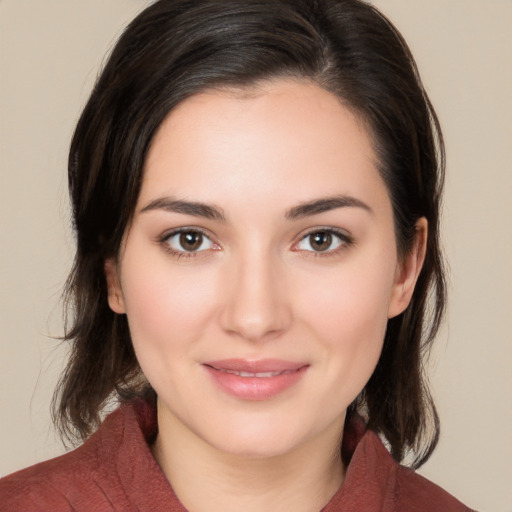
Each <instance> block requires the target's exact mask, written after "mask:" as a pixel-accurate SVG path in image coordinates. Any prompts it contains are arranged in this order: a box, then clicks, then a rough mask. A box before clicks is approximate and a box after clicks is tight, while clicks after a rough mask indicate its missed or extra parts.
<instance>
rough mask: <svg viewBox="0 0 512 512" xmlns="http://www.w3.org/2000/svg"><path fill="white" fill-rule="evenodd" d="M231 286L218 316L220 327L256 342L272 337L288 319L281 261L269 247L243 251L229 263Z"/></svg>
mask: <svg viewBox="0 0 512 512" xmlns="http://www.w3.org/2000/svg"><path fill="white" fill-rule="evenodd" d="M229 270H230V276H229V280H230V281H231V286H229V287H228V288H229V294H228V296H227V298H226V302H225V306H224V310H223V313H222V321H223V327H224V329H226V330H227V331H230V332H232V333H236V334H238V335H239V336H241V337H243V338H245V339H248V340H251V341H258V340H263V339H266V338H268V337H272V336H276V335H278V334H279V333H280V332H282V331H283V330H285V329H286V328H287V327H288V325H289V322H290V320H291V309H290V304H289V303H288V302H289V301H288V297H287V295H286V293H285V288H286V287H285V281H286V278H285V275H284V268H283V266H282V262H280V260H279V257H278V256H277V255H276V254H273V253H272V250H271V249H270V248H262V247H259V248H257V249H256V248H254V247H253V248H252V249H251V248H247V249H246V250H244V251H241V252H240V253H239V254H238V255H237V256H234V257H233V261H231V262H230V269H229Z"/></svg>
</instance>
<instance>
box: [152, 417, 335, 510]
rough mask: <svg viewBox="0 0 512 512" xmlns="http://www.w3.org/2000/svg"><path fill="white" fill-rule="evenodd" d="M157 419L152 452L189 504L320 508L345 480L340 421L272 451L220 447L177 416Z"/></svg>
mask: <svg viewBox="0 0 512 512" xmlns="http://www.w3.org/2000/svg"><path fill="white" fill-rule="evenodd" d="M159 425H161V427H160V431H159V434H158V437H157V439H156V441H155V444H154V445H153V455H154V456H155V458H156V460H157V461H158V463H159V464H160V467H161V468H162V470H163V472H164V474H165V475H166V477H167V479H168V480H169V482H170V483H171V485H172V487H173V490H174V492H175V493H176V495H177V497H178V499H179V500H180V501H181V503H182V504H183V505H184V506H185V508H187V510H192V511H194V512H203V511H204V512H206V511H208V512H216V511H219V512H220V511H222V512H235V511H236V512H239V511H240V510H244V512H253V511H258V512H259V511H261V510H265V511H267V512H273V511H276V512H277V511H283V510H294V512H302V511H304V512H311V511H315V510H318V511H319V510H321V509H322V508H323V507H324V506H325V505H326V504H327V503H328V502H329V500H330V499H331V497H332V496H333V495H334V494H335V493H336V491H337V490H338V488H339V487H340V485H341V483H342V481H343V477H344V472H345V468H344V467H343V463H342V461H341V456H340V449H339V447H340V440H341V435H340V426H339V425H338V424H337V425H333V426H332V432H327V435H326V433H323V434H322V435H321V436H317V437H315V438H313V439H311V440H308V441H307V442H305V443H303V444H302V445H301V446H299V447H297V448H296V449H294V451H293V452H290V453H285V454H282V455H277V456H272V457H249V456H238V455H235V454H230V453H225V452H220V451H219V450H216V449H215V448H214V447H212V446H210V445H208V444H207V443H206V442H205V441H203V440H202V439H199V438H198V437H197V436H195V435H194V434H193V433H191V432H190V431H188V430H187V429H186V428H185V427H184V426H183V425H182V424H181V423H179V422H178V421H176V422H172V423H171V424H169V422H164V424H162V422H161V421H160V417H159ZM162 427H163V428H162ZM341 428H342V426H341Z"/></svg>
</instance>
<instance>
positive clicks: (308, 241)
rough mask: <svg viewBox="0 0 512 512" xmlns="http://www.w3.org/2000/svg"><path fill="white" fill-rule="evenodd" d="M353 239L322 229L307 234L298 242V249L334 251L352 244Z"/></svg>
mask: <svg viewBox="0 0 512 512" xmlns="http://www.w3.org/2000/svg"><path fill="white" fill-rule="evenodd" d="M350 244H351V241H350V239H349V238H348V236H347V235H344V234H342V233H338V232H337V231H330V230H327V229H321V230H319V231H312V232H310V233H309V234H308V235H306V236H305V237H304V238H303V239H302V240H301V241H300V242H299V243H298V244H297V249H299V250H300V251H309V252H334V251H336V249H338V248H339V247H341V246H343V245H350Z"/></svg>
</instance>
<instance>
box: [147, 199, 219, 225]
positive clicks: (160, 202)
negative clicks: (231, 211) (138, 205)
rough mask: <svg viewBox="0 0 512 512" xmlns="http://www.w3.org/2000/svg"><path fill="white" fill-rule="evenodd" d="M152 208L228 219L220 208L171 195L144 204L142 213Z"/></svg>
mask: <svg viewBox="0 0 512 512" xmlns="http://www.w3.org/2000/svg"><path fill="white" fill-rule="evenodd" d="M152 210H165V211H167V212H175V213H183V214H185V215H193V216H194V217H204V218H206V219H213V220H220V221H223V222H225V221H226V217H225V215H224V213H223V212H222V210H221V209H220V208H218V207H217V206H213V205H210V204H206V203H200V202H197V201H181V200H178V199H172V198H170V197H161V198H158V199H155V200H154V201H151V202H150V203H149V204H147V205H146V206H144V208H142V209H141V210H140V213H144V212H149V211H152Z"/></svg>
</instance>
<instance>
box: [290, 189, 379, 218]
mask: <svg viewBox="0 0 512 512" xmlns="http://www.w3.org/2000/svg"><path fill="white" fill-rule="evenodd" d="M347 207H350V208H362V209H363V210H366V211H367V212H369V213H373V210H372V209H371V208H370V207H369V206H368V205H367V204H366V203H364V202H363V201H361V200H360V199H356V198H355V197H350V196H343V195H341V196H332V197H323V198H320V199H314V200H313V201H308V202H306V203H301V204H299V205H298V206H294V207H293V208H290V209H289V210H287V212H286V214H285V217H286V219H288V220H296V219H302V218H304V217H309V216H311V215H317V214H319V213H323V212H328V211H330V210H335V209H337V208H347Z"/></svg>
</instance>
